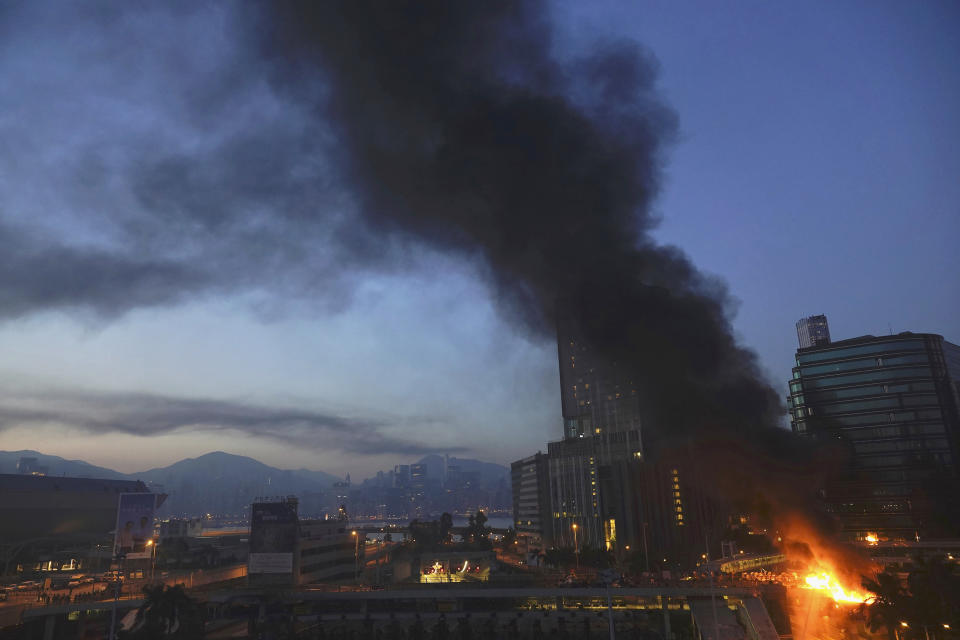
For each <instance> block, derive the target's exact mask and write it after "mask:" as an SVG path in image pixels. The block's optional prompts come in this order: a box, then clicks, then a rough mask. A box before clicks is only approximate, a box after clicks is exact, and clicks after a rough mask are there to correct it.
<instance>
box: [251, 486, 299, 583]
mask: <svg viewBox="0 0 960 640" xmlns="http://www.w3.org/2000/svg"><path fill="white" fill-rule="evenodd" d="M297 535H298V530H297V503H296V502H259V503H255V504H254V505H253V506H252V507H251V513H250V559H249V561H248V564H247V573H293V553H294V551H295V549H296V545H297Z"/></svg>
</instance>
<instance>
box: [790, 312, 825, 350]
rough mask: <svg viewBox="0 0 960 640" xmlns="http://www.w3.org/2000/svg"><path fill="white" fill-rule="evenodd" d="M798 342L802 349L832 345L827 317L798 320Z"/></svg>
mask: <svg viewBox="0 0 960 640" xmlns="http://www.w3.org/2000/svg"><path fill="white" fill-rule="evenodd" d="M797 340H798V341H799V342H800V348H801V349H806V348H807V347H820V346H823V345H828V344H830V325H828V324H827V316H825V315H819V316H809V317H807V318H800V319H799V320H797Z"/></svg>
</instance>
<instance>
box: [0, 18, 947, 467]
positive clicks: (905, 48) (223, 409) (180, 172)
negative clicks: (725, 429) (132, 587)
mask: <svg viewBox="0 0 960 640" xmlns="http://www.w3.org/2000/svg"><path fill="white" fill-rule="evenodd" d="M123 6H125V5H121V4H117V5H115V6H114V7H113V8H110V5H103V6H101V8H99V9H89V8H83V9H81V8H79V7H77V6H73V5H67V4H63V3H27V2H22V3H17V4H8V5H6V6H4V7H3V8H0V246H2V247H3V251H2V255H0V353H2V354H3V359H2V362H0V449H4V450H17V449H36V450H39V451H41V452H43V453H47V454H53V455H59V456H63V457H67V458H80V459H84V460H87V461H88V462H91V463H95V464H100V465H104V466H109V467H112V468H116V469H119V470H121V471H126V472H132V471H137V470H143V469H147V468H150V467H154V466H162V465H166V464H169V463H171V462H174V461H176V460H179V459H181V458H185V457H196V456H198V455H201V454H203V453H206V452H208V451H214V450H223V451H228V452H231V453H237V454H242V455H249V456H251V457H254V458H257V459H258V460H261V461H263V462H265V463H267V464H271V465H274V466H279V467H284V468H294V467H307V468H312V469H320V470H324V471H328V472H331V473H338V474H342V473H346V472H350V473H351V474H353V475H354V476H357V477H360V476H363V475H365V474H369V473H372V472H374V471H376V470H377V469H385V468H392V467H393V465H394V464H397V463H403V462H409V461H411V460H414V459H416V458H419V457H420V456H422V455H423V454H426V453H444V452H449V453H451V454H452V455H458V456H462V457H476V458H480V459H484V460H489V461H493V462H498V463H509V461H511V460H514V459H517V458H519V457H522V456H525V455H529V454H532V453H534V452H536V451H537V450H545V449H546V442H547V441H548V440H555V439H559V437H560V436H561V433H562V429H561V418H560V399H559V378H558V371H557V351H556V343H555V342H553V341H550V340H548V339H544V338H543V337H542V336H539V335H536V334H534V333H532V332H531V331H529V330H527V329H524V328H518V326H519V325H518V324H517V323H516V322H515V318H511V317H509V314H507V313H504V305H503V304H502V303H498V301H497V299H496V296H497V293H496V290H495V289H494V288H492V287H491V286H490V285H489V284H488V282H489V280H488V278H487V277H485V273H486V272H485V265H484V264H483V262H482V260H480V259H475V260H468V259H464V258H463V257H462V254H454V253H449V252H447V253H445V252H442V251H439V250H436V249H435V248H426V247H425V246H424V245H418V244H405V243H403V242H399V241H398V239H397V237H396V236H388V235H384V236H383V237H378V236H376V234H373V235H371V234H366V235H364V237H363V238H362V239H357V238H355V237H354V235H353V234H352V233H351V232H350V230H351V220H352V216H353V215H354V214H353V211H354V209H355V208H356V206H357V205H356V203H355V202H354V200H353V194H351V193H350V191H349V190H348V189H346V188H345V187H344V186H343V185H340V184H338V182H337V180H336V175H335V173H334V171H332V170H331V171H329V172H327V171H324V169H323V168H324V167H332V166H335V165H336V163H337V154H338V152H337V149H336V145H331V144H329V142H328V140H329V138H328V136H327V132H326V131H325V130H324V128H323V127H322V126H317V124H316V123H315V122H314V121H313V120H311V118H310V117H309V114H306V113H304V111H303V108H302V105H301V104H300V103H297V102H294V101H291V100H288V99H287V97H286V95H285V94H284V93H282V92H280V91H278V90H277V88H276V86H275V83H274V82H273V81H272V80H271V79H270V78H268V77H267V74H266V72H265V71H264V69H263V64H262V62H261V61H259V60H258V59H257V57H256V54H255V52H253V51H251V50H250V48H249V47H248V46H247V45H246V44H245V42H244V40H243V39H242V38H240V37H239V35H238V34H237V32H236V30H237V28H238V27H237V20H236V19H235V17H234V16H232V15H231V11H233V10H234V9H233V7H234V5H232V4H229V3H223V4H205V5H203V6H202V7H200V8H191V9H186V8H184V7H180V8H177V9H170V8H169V7H168V6H167V5H163V4H159V3H158V4H155V5H152V8H151V9H149V10H148V9H144V8H143V5H138V6H137V7H136V8H135V9H134V8H126V9H121V8H120V7H123ZM191 6H192V5H191ZM551 6H552V7H553V12H552V15H551V16H550V19H551V21H552V22H553V27H554V29H555V34H554V40H553V55H554V56H555V57H557V58H558V59H566V58H574V57H577V56H579V55H582V54H583V53H584V52H589V51H590V50H591V48H592V47H595V46H597V43H598V42H610V41H617V40H622V39H628V40H634V41H636V42H638V43H639V44H640V45H642V46H643V47H644V48H645V49H646V50H647V51H648V53H649V54H650V55H652V56H653V57H654V58H655V59H656V60H657V61H658V66H659V76H658V79H657V81H656V86H657V88H658V93H659V95H660V98H661V99H662V100H663V102H664V103H666V104H667V105H668V106H669V107H671V108H672V109H673V110H674V111H675V113H676V116H677V120H678V130H677V135H676V136H675V139H674V140H673V142H672V143H671V144H670V145H669V146H668V148H667V149H666V150H665V154H664V161H665V162H664V166H663V184H662V187H661V191H660V194H659V196H658V197H657V198H656V200H655V201H654V204H653V209H654V212H655V214H656V215H657V216H658V217H659V218H660V219H661V223H660V226H659V228H657V229H656V230H655V231H654V232H653V235H654V237H655V238H656V239H657V240H658V241H659V242H661V243H664V244H672V245H676V246H678V247H679V248H680V249H681V250H682V251H684V252H685V253H686V254H687V255H688V256H689V258H690V259H691V260H692V261H693V262H694V263H695V264H696V265H697V266H698V267H699V268H701V269H702V270H704V271H705V272H707V273H708V274H711V275H714V276H716V277H717V278H719V279H721V280H723V281H725V282H726V284H727V286H728V288H729V292H730V295H731V296H732V297H733V298H734V299H736V300H737V301H738V305H737V308H736V309H735V310H734V311H735V312H736V315H735V317H734V319H733V326H734V329H735V332H736V335H737V338H738V339H739V341H740V343H741V344H742V345H743V346H745V347H747V348H749V349H752V350H754V351H756V352H757V354H758V356H759V360H760V363H761V365H762V367H763V369H764V373H765V374H766V377H767V378H768V380H769V382H770V384H771V385H773V386H774V388H775V389H776V390H777V392H778V393H779V394H780V395H781V396H782V395H785V393H786V380H787V378H788V377H789V375H790V367H791V366H792V362H793V353H794V350H795V349H796V346H797V344H796V334H795V330H794V323H795V322H796V320H797V319H798V318H800V317H802V316H805V315H811V314H819V313H825V314H826V315H827V316H828V318H829V321H830V329H831V333H832V336H833V338H834V340H838V339H844V338H849V337H855V336H858V335H863V334H871V333H872V334H875V335H879V334H886V333H888V332H890V331H893V332H899V331H908V330H909V331H917V332H933V333H940V334H942V335H944V336H945V337H946V339H947V340H950V341H952V342H958V341H960V250H958V238H960V117H958V114H960V67H958V65H957V61H958V60H960V38H958V37H957V30H958V27H960V5H957V4H956V3H954V2H948V1H943V2H934V1H931V2H922V3H897V2H869V3H868V2H846V3H830V2H814V3H794V4H788V3H764V2H735V3H709V2H697V3H672V2H626V1H623V2H612V1H611V2H558V3H554V4H553V5H551ZM251 153H252V154H254V155H258V156H259V158H260V160H261V161H263V162H265V163H266V166H269V167H270V169H271V170H270V172H269V174H266V175H263V176H262V181H261V180H260V179H258V180H245V181H243V183H242V185H241V186H242V188H233V189H230V190H220V191H218V190H217V189H214V188H211V187H210V185H219V184H225V183H228V182H229V181H230V178H231V175H232V174H231V172H238V171H242V170H243V169H244V167H243V158H245V157H247V155H248V154H251ZM291 158H295V160H294V159H291ZM304 158H309V159H310V161H311V162H313V163H316V164H315V165H311V167H308V168H309V169H311V170H310V171H307V170H306V169H305V167H304V166H303V164H302V162H303V159H304ZM191 166H192V167H194V169H195V172H194V173H190V172H189V171H188V170H187V171H185V170H184V167H191ZM317 166H319V167H320V169H319V170H317ZM196 167H201V169H200V170H196ZM248 173H249V172H248ZM318 174H319V175H321V176H329V179H322V180H317V179H316V175H318ZM244 175H246V174H244ZM183 184H189V185H192V187H194V188H193V189H192V190H190V191H189V193H186V194H185V193H183V192H178V191H177V187H176V185H183ZM277 194H281V195H280V196H279V197H278V196H277ZM193 209H200V210H203V211H204V215H205V218H204V220H206V221H207V223H208V224H205V225H204V224H198V223H197V218H196V217H194V216H192V215H191V211H192V210H193ZM291 211H296V212H298V215H292V214H290V212H291ZM314 211H320V212H322V213H323V215H320V216H313V215H306V213H304V215H299V213H300V212H314ZM278 212H282V213H283V215H282V216H281V215H279V213H278ZM358 243H360V244H362V245H363V247H364V249H363V253H364V254H365V255H366V256H367V258H365V259H364V260H358V259H357V258H356V256H357V254H358V250H357V248H356V246H357V244H358ZM370 255H373V256H382V259H371V258H370V257H369V256H370Z"/></svg>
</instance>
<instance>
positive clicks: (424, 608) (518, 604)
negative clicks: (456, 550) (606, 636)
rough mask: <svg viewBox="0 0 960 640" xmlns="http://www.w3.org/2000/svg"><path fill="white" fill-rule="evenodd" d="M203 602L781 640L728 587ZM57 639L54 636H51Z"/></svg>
mask: <svg viewBox="0 0 960 640" xmlns="http://www.w3.org/2000/svg"><path fill="white" fill-rule="evenodd" d="M196 595H200V596H201V598H202V600H203V601H204V602H205V604H206V607H207V610H208V612H209V613H210V614H212V615H213V616H217V615H219V614H222V613H224V612H227V611H230V610H236V609H238V608H239V609H243V608H246V610H249V611H251V615H254V616H255V617H257V618H263V617H264V616H265V612H266V608H267V605H268V604H270V603H272V604H276V603H284V604H285V605H286V607H288V608H289V610H290V611H291V615H293V614H296V615H297V616H299V617H300V619H315V620H321V619H331V618H332V617H337V618H343V619H346V618H348V617H349V618H352V619H364V618H366V619H371V618H372V619H378V620H384V619H386V618H387V617H389V618H391V619H393V617H394V616H408V617H409V616H413V615H422V616H425V617H430V616H433V617H436V616H439V615H442V614H444V613H449V614H451V615H456V614H468V613H472V614H483V613H487V614H490V613H497V612H518V613H522V612H531V611H534V612H541V613H543V612H549V611H556V612H558V613H559V612H563V611H573V612H576V611H582V610H588V611H589V610H595V611H597V612H598V613H601V614H602V612H604V611H606V612H607V615H608V616H609V619H610V621H611V624H612V622H613V620H614V616H615V615H619V616H623V615H625V614H628V613H629V612H630V611H646V612H648V613H656V614H657V615H661V614H662V625H663V631H664V634H665V637H667V638H669V637H670V633H671V631H670V630H671V614H684V615H689V616H690V619H691V620H692V623H693V625H694V627H695V628H696V630H697V631H698V635H699V637H701V638H703V640H779V636H778V634H777V631H776V629H775V628H774V626H773V623H772V622H771V620H770V617H769V615H768V614H767V611H766V607H765V606H764V604H763V601H762V600H760V598H759V597H758V596H757V594H756V593H755V592H754V591H752V590H750V589H743V588H731V587H724V588H718V589H710V588H707V587H629V588H611V589H606V588H573V587H570V588H550V587H534V588H515V587H500V586H495V587H490V586H487V587H474V586H460V585H442V586H434V585H431V586H429V587H415V588H410V587H407V586H398V587H397V588H392V589H386V590H377V591H368V590H362V591H361V590H353V591H331V590H329V588H325V587H320V586H314V587H310V586H309V585H307V586H303V587H300V588H290V589H264V588H254V589H251V588H233V589H220V590H216V591H209V592H204V593H202V594H196ZM142 602H143V600H142V599H130V600H121V601H120V602H119V603H118V609H119V610H127V611H129V610H131V609H133V608H136V607H139V606H140V605H141V604H142ZM112 606H113V602H112V601H103V602H95V603H94V602H81V603H69V604H67V603H65V604H59V605H54V606H45V607H36V608H30V609H26V610H25V611H23V612H22V619H23V620H24V621H25V622H29V621H31V620H38V619H45V625H44V626H45V629H50V630H51V633H52V629H53V628H54V627H55V625H56V619H57V617H58V616H66V615H69V614H71V613H73V612H79V611H88V612H89V611H102V612H103V611H109V610H110V609H111V608H112ZM51 637H52V636H51Z"/></svg>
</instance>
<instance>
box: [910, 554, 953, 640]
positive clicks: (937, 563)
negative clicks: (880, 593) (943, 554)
mask: <svg viewBox="0 0 960 640" xmlns="http://www.w3.org/2000/svg"><path fill="white" fill-rule="evenodd" d="M956 569H957V565H956V564H954V563H953V562H947V561H946V560H944V559H943V558H936V557H935V558H929V559H927V560H923V559H918V560H915V561H914V568H913V570H912V571H911V572H910V575H909V576H908V577H907V584H908V585H909V586H910V595H911V596H913V597H912V600H913V606H912V607H911V609H912V611H911V614H912V616H911V620H910V622H911V623H913V624H916V625H917V627H918V628H922V629H924V631H925V632H926V631H929V630H940V629H941V628H943V625H948V628H953V629H955V628H957V624H958V623H960V620H958V612H960V574H958V573H957V570H956Z"/></svg>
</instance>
